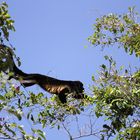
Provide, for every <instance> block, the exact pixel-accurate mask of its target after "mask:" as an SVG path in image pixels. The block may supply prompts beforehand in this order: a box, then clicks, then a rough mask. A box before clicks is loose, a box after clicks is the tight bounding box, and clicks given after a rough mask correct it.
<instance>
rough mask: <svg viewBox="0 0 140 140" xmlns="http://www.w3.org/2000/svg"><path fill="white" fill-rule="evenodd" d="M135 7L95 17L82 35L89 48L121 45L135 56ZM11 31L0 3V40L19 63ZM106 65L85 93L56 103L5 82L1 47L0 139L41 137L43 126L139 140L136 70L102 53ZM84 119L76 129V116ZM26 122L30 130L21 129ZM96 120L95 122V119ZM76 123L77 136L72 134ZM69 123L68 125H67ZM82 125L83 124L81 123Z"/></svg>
mask: <svg viewBox="0 0 140 140" xmlns="http://www.w3.org/2000/svg"><path fill="white" fill-rule="evenodd" d="M138 15H139V14H138V13H137V12H135V8H133V7H132V8H129V9H128V13H126V14H123V15H117V14H109V15H104V16H102V17H100V18H97V19H96V23H95V24H94V29H93V34H92V35H91V36H90V37H89V38H88V40H89V42H90V43H91V44H92V45H93V46H95V47H98V46H99V47H102V48H105V47H118V48H124V50H125V52H126V53H128V54H130V55H132V54H134V55H135V56H136V59H137V58H139V57H140V24H139V22H137V21H138V20H137V19H138ZM12 31H16V30H15V27H14V20H13V19H12V18H11V16H10V15H9V13H8V5H7V4H6V3H5V2H4V3H2V4H1V5H0V43H1V44H4V45H7V46H8V47H10V48H11V52H12V54H13V56H14V58H15V60H17V62H18V63H19V65H20V59H19V58H18V57H17V56H16V53H15V48H14V47H13V46H12V45H11V43H10V40H9V34H10V33H11V32H12ZM104 59H105V60H106V61H108V65H105V64H101V66H100V69H99V73H98V74H94V76H92V81H93V85H92V86H91V94H90V95H88V96H87V97H86V99H83V100H80V101H77V100H75V99H73V98H69V100H68V103H66V104H62V103H60V102H59V100H58V98H57V96H52V97H51V98H47V96H46V93H44V92H40V93H34V92H32V91H27V90H26V89H25V88H24V87H23V86H22V85H20V83H19V82H18V81H15V80H13V79H11V80H9V79H8V77H9V76H10V75H12V74H13V73H12V72H11V71H10V70H11V66H12V64H11V63H12V62H11V61H10V59H9V55H8V53H7V51H6V50H3V49H1V48H0V113H1V116H0V139H11V140H17V139H23V140H42V139H44V140H45V139H47V137H46V135H45V133H44V130H45V129H46V127H47V128H48V127H49V128H54V127H55V128H57V129H58V130H60V129H63V130H64V131H66V132H67V134H68V136H69V139H70V140H73V139H79V138H82V137H88V136H96V137H98V138H99V139H102V140H105V139H110V138H111V137H116V139H121V140H125V139H130V140H133V139H140V119H139V118H140V69H139V66H137V68H136V69H135V71H131V68H129V69H127V68H124V67H123V66H121V67H120V68H118V67H117V66H116V64H117V62H116V61H115V60H113V56H104ZM85 116H86V118H87V119H88V120H89V124H88V128H86V132H83V130H82V129H81V128H80V127H81V126H80V118H83V117H85ZM100 118H102V119H104V123H103V124H101V126H100V130H97V129H96V128H94V123H95V119H97V120H98V119H100ZM71 120H72V121H71ZM25 122H29V123H30V124H31V127H30V130H27V129H26V127H23V126H24V124H25ZM97 122H98V121H97ZM74 124H75V125H76V127H77V129H76V131H77V132H78V135H77V136H74V135H73V133H72V126H73V125H74ZM69 125H70V127H69ZM85 125H87V124H85Z"/></svg>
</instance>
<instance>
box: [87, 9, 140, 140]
mask: <svg viewBox="0 0 140 140" xmlns="http://www.w3.org/2000/svg"><path fill="white" fill-rule="evenodd" d="M137 15H138V13H136V12H134V8H129V13H127V14H124V15H117V14H109V15H105V16H103V17H101V18H98V19H97V20H96V24H94V33H93V35H92V36H90V37H89V41H90V42H91V43H92V44H93V45H95V46H102V47H103V48H104V47H106V46H112V47H114V46H118V47H123V48H124V49H125V52H127V53H129V54H130V55H131V54H132V53H134V54H135V55H136V57H139V56H140V53H139V52H140V24H139V23H137V22H136V17H137ZM105 59H106V60H107V61H108V62H109V65H108V66H106V65H104V64H103V65H101V69H100V71H99V78H98V79H95V78H94V76H93V78H92V79H93V81H94V83H95V84H94V85H93V87H92V91H93V94H94V95H93V100H92V103H94V104H95V109H94V111H95V114H96V116H97V117H98V118H99V117H101V116H104V117H105V120H106V123H105V124H104V125H103V130H102V133H101V136H102V139H105V138H106V137H107V138H108V139H109V138H110V137H111V136H113V135H117V139H121V140H125V139H131V140H132V139H140V137H139V136H140V131H139V130H140V125H139V124H140V119H139V118H140V70H139V69H137V70H136V71H135V72H134V73H132V72H131V70H129V69H124V67H123V66H122V67H120V68H119V69H117V68H116V62H115V61H114V60H113V59H112V57H109V56H105Z"/></svg>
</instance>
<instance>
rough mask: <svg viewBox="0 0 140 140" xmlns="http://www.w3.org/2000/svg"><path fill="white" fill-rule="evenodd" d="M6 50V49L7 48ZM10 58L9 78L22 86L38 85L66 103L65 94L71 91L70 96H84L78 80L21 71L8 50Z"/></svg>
mask: <svg viewBox="0 0 140 140" xmlns="http://www.w3.org/2000/svg"><path fill="white" fill-rule="evenodd" d="M2 47H3V48H6V49H7V48H9V47H6V46H3V45H0V48H2ZM7 50H8V49H7ZM8 55H9V56H10V58H11V63H12V72H13V73H14V75H13V76H12V77H10V78H14V79H16V80H18V81H20V83H21V84H22V85H23V86H24V87H29V86H32V85H34V84H37V85H39V86H40V87H41V88H42V89H44V90H45V91H47V92H49V93H52V94H56V95H58V97H59V99H60V101H61V102H62V103H66V102H67V99H66V96H67V94H71V93H72V97H73V98H75V99H83V98H84V97H86V95H84V93H83V91H84V88H83V84H82V82H80V81H66V80H59V79H56V78H52V77H49V76H46V75H42V74H34V73H33V74H27V73H24V72H23V71H21V70H20V69H19V68H18V67H17V66H16V64H15V62H14V60H13V54H12V53H11V51H10V50H9V54H8Z"/></svg>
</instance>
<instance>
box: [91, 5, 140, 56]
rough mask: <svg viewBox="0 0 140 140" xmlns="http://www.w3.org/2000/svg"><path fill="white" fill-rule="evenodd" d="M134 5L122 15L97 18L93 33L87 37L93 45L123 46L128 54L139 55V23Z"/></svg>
mask: <svg viewBox="0 0 140 140" xmlns="http://www.w3.org/2000/svg"><path fill="white" fill-rule="evenodd" d="M137 18H138V13H137V12H135V10H134V7H133V8H129V13H127V14H123V15H117V14H112V13H111V14H109V15H104V16H102V17H101V18H97V20H96V24H95V25H94V33H93V35H92V36H90V37H89V41H90V42H91V43H92V44H93V45H96V46H97V45H99V46H102V47H105V46H114V45H115V44H117V45H118V47H123V48H124V49H125V51H126V52H127V53H129V54H132V53H133V52H134V53H135V55H136V56H137V57H138V56H140V24H139V23H137V22H136V21H137Z"/></svg>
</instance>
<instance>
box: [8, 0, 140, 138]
mask: <svg viewBox="0 0 140 140" xmlns="http://www.w3.org/2000/svg"><path fill="white" fill-rule="evenodd" d="M7 2H8V4H9V10H10V15H11V16H12V18H13V19H14V20H15V28H16V32H15V33H12V34H11V40H10V41H11V43H12V44H13V46H14V47H16V54H17V55H18V56H19V57H20V58H21V62H22V65H21V69H22V70H23V71H25V72H36V73H42V74H46V75H49V76H53V77H56V78H60V79H66V80H80V81H82V82H83V83H84V86H85V89H86V90H87V91H88V87H89V85H91V84H92V81H91V76H92V74H94V75H96V74H97V70H99V66H100V65H101V64H103V63H104V62H105V61H104V58H103V56H104V55H106V54H109V55H112V56H113V58H114V59H115V60H116V61H118V65H119V66H120V65H126V66H127V67H128V65H129V64H132V65H137V66H138V65H139V60H138V59H135V57H133V56H129V55H127V54H125V53H124V52H123V51H122V50H118V49H115V48H113V49H110V48H109V49H105V50H104V51H103V52H102V51H101V49H100V48H94V47H91V45H90V44H89V43H88V41H87V38H88V37H89V36H90V35H91V34H92V33H93V30H92V25H93V23H95V19H96V18H97V17H100V16H101V15H104V14H109V13H119V14H122V13H125V12H127V9H128V7H129V6H135V5H136V10H137V11H139V12H140V2H139V0H123V1H122V0H98V1H97V0H96V1H95V0H69V1H68V0H20V1H16V0H12V1H7ZM85 46H87V47H86V48H85ZM52 131H53V132H52ZM49 132H50V133H48V135H47V136H48V140H54V139H56V138H57V137H58V136H60V137H61V136H63V134H62V135H61V132H59V131H55V132H54V130H53V129H52V130H50V131H49ZM65 139H67V137H66V136H65V135H64V137H63V138H61V140H65ZM91 139H92V138H91ZM82 140H90V138H85V139H82Z"/></svg>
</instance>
